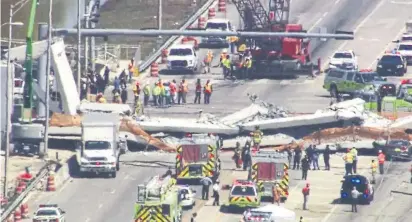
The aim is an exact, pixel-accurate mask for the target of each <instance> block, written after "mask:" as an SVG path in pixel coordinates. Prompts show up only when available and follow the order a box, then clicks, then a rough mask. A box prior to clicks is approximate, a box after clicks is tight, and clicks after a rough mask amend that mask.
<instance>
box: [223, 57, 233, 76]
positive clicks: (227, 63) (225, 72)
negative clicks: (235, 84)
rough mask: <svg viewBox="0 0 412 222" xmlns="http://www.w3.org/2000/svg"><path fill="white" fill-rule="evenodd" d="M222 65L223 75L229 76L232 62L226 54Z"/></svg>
mask: <svg viewBox="0 0 412 222" xmlns="http://www.w3.org/2000/svg"><path fill="white" fill-rule="evenodd" d="M222 65H223V76H224V77H225V78H226V77H228V76H231V69H232V62H231V61H230V57H229V55H226V58H225V59H223V60H222Z"/></svg>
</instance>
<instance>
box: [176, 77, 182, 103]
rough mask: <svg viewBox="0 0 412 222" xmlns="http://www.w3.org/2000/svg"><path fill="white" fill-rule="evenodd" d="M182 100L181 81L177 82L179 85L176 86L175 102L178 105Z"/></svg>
mask: <svg viewBox="0 0 412 222" xmlns="http://www.w3.org/2000/svg"><path fill="white" fill-rule="evenodd" d="M182 100H183V81H181V82H180V83H179V86H178V87H177V104H179V105H180V103H181V102H182Z"/></svg>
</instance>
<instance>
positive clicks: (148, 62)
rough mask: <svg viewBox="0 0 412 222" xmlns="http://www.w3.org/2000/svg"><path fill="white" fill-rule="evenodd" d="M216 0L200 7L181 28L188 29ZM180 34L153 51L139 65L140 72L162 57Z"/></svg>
mask: <svg viewBox="0 0 412 222" xmlns="http://www.w3.org/2000/svg"><path fill="white" fill-rule="evenodd" d="M214 2H215V0H208V1H207V2H206V3H205V4H204V5H203V6H202V7H201V8H199V9H198V10H197V11H196V12H195V13H194V14H193V15H192V16H191V17H190V18H189V19H188V20H187V21H186V23H185V24H183V25H182V26H181V27H180V30H185V29H187V28H188V27H189V26H190V25H191V24H192V23H194V22H195V21H196V19H197V18H198V17H199V16H201V15H202V14H203V13H205V12H206V10H208V9H209V7H210V6H211V5H212V4H213V3H214ZM178 38H179V36H171V37H169V39H168V40H166V42H165V43H163V45H162V46H160V48H159V49H157V51H156V52H155V53H153V54H152V55H151V56H150V57H149V58H148V59H147V60H146V61H144V62H143V63H142V64H141V65H140V67H139V73H141V72H143V71H145V70H146V69H147V68H149V67H150V65H151V64H152V63H153V62H154V61H156V59H157V58H159V57H160V55H161V53H162V50H164V49H167V48H168V47H169V46H170V45H171V44H172V43H173V42H174V41H176V39H178Z"/></svg>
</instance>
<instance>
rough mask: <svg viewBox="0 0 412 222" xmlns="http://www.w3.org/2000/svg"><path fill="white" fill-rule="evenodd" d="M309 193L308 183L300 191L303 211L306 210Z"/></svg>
mask: <svg viewBox="0 0 412 222" xmlns="http://www.w3.org/2000/svg"><path fill="white" fill-rule="evenodd" d="M309 193H310V187H309V183H307V184H306V186H305V187H304V188H303V189H302V194H303V210H307V209H308V208H307V204H308V199H309Z"/></svg>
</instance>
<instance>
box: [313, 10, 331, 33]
mask: <svg viewBox="0 0 412 222" xmlns="http://www.w3.org/2000/svg"><path fill="white" fill-rule="evenodd" d="M328 13H329V12H325V13H323V15H322V16H321V17H320V18H319V19H318V20H316V22H315V23H314V24H313V25H312V26H311V27H310V28H309V30H308V32H311V31H312V30H313V29H314V28H316V26H317V25H319V23H321V22H322V20H323V19H324V18H325V17H326V16H327V15H328Z"/></svg>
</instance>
